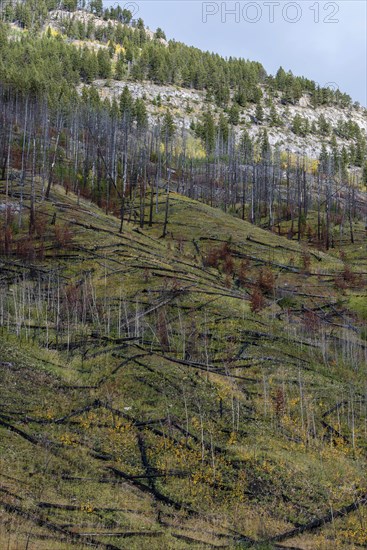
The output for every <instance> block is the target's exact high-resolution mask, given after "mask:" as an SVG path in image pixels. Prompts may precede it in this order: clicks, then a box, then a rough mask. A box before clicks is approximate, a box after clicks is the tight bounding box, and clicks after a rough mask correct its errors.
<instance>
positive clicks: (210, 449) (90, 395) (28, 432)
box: [0, 187, 367, 549]
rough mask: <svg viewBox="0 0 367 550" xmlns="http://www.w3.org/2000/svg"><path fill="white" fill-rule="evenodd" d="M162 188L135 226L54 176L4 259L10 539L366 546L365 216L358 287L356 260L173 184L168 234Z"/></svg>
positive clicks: (5, 494) (50, 544) (12, 543)
mask: <svg viewBox="0 0 367 550" xmlns="http://www.w3.org/2000/svg"><path fill="white" fill-rule="evenodd" d="M39 191H40V190H37V193H38V192H39ZM3 192H4V188H3ZM13 196H14V198H13V201H14V204H13V210H14V212H15V214H14V216H15V218H16V204H17V199H16V197H17V196H19V195H18V193H17V189H14V190H13ZM159 202H160V205H159V215H158V217H157V219H156V221H155V222H154V224H153V226H152V227H148V226H145V228H144V229H141V228H138V227H137V226H135V225H133V224H132V223H129V224H125V225H124V228H123V231H122V233H120V232H119V222H118V220H116V219H115V218H113V217H111V216H106V215H105V214H103V212H102V211H101V210H99V209H98V208H97V207H95V206H93V205H92V204H91V203H89V202H87V201H85V200H81V199H79V200H78V198H77V197H76V196H74V195H73V194H71V193H70V192H69V193H68V194H65V191H64V190H63V189H61V188H58V187H54V188H53V190H52V192H51V195H50V199H49V201H47V202H40V203H38V206H37V224H36V227H37V230H36V233H35V235H34V237H33V238H31V239H30V238H29V237H27V234H25V233H23V232H20V233H19V234H18V235H17V236H16V237H15V239H14V242H13V244H12V250H14V252H13V253H11V254H10V255H8V256H3V257H2V258H1V260H0V261H1V264H0V265H1V274H2V281H1V304H0V312H1V313H0V322H1V329H0V330H1V339H0V346H1V361H0V369H1V378H2V382H1V384H2V403H1V412H0V435H1V457H2V458H1V460H2V463H1V507H2V528H1V529H2V531H1V534H0V538H1V540H3V542H4V541H7V544H8V547H9V548H16V547H19V544H25V543H26V544H27V547H28V548H29V549H32V548H34V549H35V548H37V549H43V548H44V549H46V548H47V549H53V548H55V549H56V548H57V549H62V548H68V547H69V545H70V544H72V545H73V547H74V548H75V547H76V548H84V547H87V546H90V545H92V546H97V547H100V548H109V549H111V548H121V549H122V548H139V549H140V548H157V549H158V548H163V547H164V548H186V547H191V546H192V547H197V548H205V547H207V546H209V547H229V548H232V547H241V548H246V547H258V548H284V547H289V548H290V547H291V548H302V549H308V548H313V549H314V548H329V547H330V546H329V545H330V541H331V540H333V544H335V545H339V546H337V547H340V548H355V546H354V545H355V544H357V545H358V544H360V545H362V546H363V545H365V544H366V538H365V534H366V523H365V522H366V515H365V514H366V512H365V510H364V508H363V504H364V503H365V502H366V493H367V488H366V485H365V466H366V458H365V457H366V438H365V419H366V400H365V374H366V372H365V365H366V363H365V353H366V342H365V328H364V327H365V322H364V321H363V319H364V318H365V311H364V312H363V310H361V308H360V307H359V305H360V306H362V304H363V303H364V302H363V300H364V298H363V297H362V294H361V293H364V294H365V290H362V289H365V279H364V277H365V275H362V274H361V275H358V274H357V271H358V269H359V268H358V267H357V266H358V265H359V258H358V250H359V248H360V246H363V245H362V242H363V227H362V226H360V227H359V228H356V242H355V246H354V247H351V246H350V245H347V249H346V253H347V254H348V258H349V265H350V267H351V268H352V269H353V273H354V275H353V277H354V279H353V284H352V283H351V281H350V280H349V281H348V287H349V289H348V290H346V289H345V286H344V287H343V285H341V284H340V281H342V280H344V279H343V277H345V276H346V268H345V264H343V262H342V261H341V260H340V259H339V258H337V257H334V256H331V255H328V254H325V253H322V252H313V251H312V250H310V251H309V252H307V250H306V249H305V248H304V246H302V245H300V244H298V243H296V242H292V241H289V240H287V239H285V238H283V237H279V236H276V235H274V234H271V233H269V232H266V231H264V230H261V229H258V228H256V227H254V226H253V225H251V224H249V223H247V222H243V221H241V220H237V219H235V218H233V217H232V216H230V215H228V214H225V213H223V212H221V211H219V210H216V209H213V208H210V207H209V206H205V205H203V204H200V203H198V202H195V201H192V200H189V199H187V198H184V197H182V196H179V195H176V194H173V195H172V196H171V199H170V206H169V217H168V233H167V237H166V238H165V239H162V238H161V235H162V228H163V221H164V212H165V207H164V204H165V196H164V195H162V196H161V197H160V200H159ZM25 206H29V202H28V201H27V200H26V202H25ZM146 215H147V216H148V211H147V213H146ZM14 221H15V220H14ZM355 264H356V265H355ZM215 265H216V266H217V267H214V266H215ZM259 279H260V282H259ZM259 285H260V288H261V289H262V291H263V300H264V303H263V304H262V307H261V308H260V311H259V310H258V309H257V308H255V311H254V310H253V309H254V308H253V307H251V304H253V300H252V298H251V296H253V295H254V292H255V289H256V288H257V287H258V286H259ZM353 288H354V289H353ZM363 307H364V306H363ZM358 311H359V312H360V313H359V314H358ZM330 514H332V515H330ZM127 541H128V542H127ZM260 541H263V542H262V543H260ZM277 541H279V542H277Z"/></svg>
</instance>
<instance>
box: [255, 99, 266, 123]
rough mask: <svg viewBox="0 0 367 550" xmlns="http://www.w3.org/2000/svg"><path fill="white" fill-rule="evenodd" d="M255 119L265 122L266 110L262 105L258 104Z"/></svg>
mask: <svg viewBox="0 0 367 550" xmlns="http://www.w3.org/2000/svg"><path fill="white" fill-rule="evenodd" d="M255 117H256V118H257V121H258V122H263V120H264V109H263V108H262V105H261V103H258V104H257V105H256V110H255Z"/></svg>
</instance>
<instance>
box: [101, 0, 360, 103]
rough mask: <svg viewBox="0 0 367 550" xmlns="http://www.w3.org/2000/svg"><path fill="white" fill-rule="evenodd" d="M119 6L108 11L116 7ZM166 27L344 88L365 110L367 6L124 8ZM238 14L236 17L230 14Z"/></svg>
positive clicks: (194, 2) (140, 1)
mask: <svg viewBox="0 0 367 550" xmlns="http://www.w3.org/2000/svg"><path fill="white" fill-rule="evenodd" d="M116 3H117V2H116V0H112V1H106V2H105V5H106V6H110V5H114V4H116ZM119 4H120V6H121V7H122V8H124V7H127V8H129V9H130V10H131V11H134V12H135V13H134V18H137V17H142V19H143V20H144V22H145V24H146V26H148V27H149V28H150V29H152V30H155V29H156V28H157V27H161V28H163V30H164V31H165V32H166V35H167V38H168V39H170V38H174V39H175V40H179V41H182V42H185V43H186V44H188V45H193V46H197V47H199V48H201V49H203V50H210V51H214V52H217V53H220V54H222V55H223V56H236V57H244V58H246V59H251V60H254V61H260V62H261V63H262V64H263V66H264V67H265V69H266V71H267V72H268V73H271V74H275V73H276V71H277V70H278V68H279V66H280V65H282V66H283V68H284V69H286V70H289V69H290V70H291V71H292V72H293V73H294V74H295V75H303V76H307V77H308V78H311V79H312V80H315V81H316V82H318V83H319V84H320V86H324V85H326V84H330V85H331V86H332V87H333V88H335V87H339V89H340V90H341V91H343V92H347V93H348V94H349V95H351V96H352V99H353V100H354V101H359V102H360V103H362V104H363V105H365V106H367V3H366V2H365V1H364V0H337V1H335V2H331V1H315V0H312V1H308V0H301V1H298V2H291V1H288V0H287V1H285V0H284V1H283V0H263V1H260V0H256V1H249V0H246V1H240V2H234V1H231V2H222V1H209V0H208V1H205V2H202V1H201V0H176V1H174V0H136V1H135V0H134V1H131V2H130V1H126V2H119ZM231 11H232V12H233V13H230V12H231Z"/></svg>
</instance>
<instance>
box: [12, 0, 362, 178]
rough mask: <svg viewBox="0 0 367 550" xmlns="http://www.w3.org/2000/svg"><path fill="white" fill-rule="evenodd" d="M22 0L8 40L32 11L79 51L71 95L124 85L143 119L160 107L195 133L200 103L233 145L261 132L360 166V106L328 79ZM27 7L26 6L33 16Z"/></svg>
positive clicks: (24, 28)
mask: <svg viewBox="0 0 367 550" xmlns="http://www.w3.org/2000/svg"><path fill="white" fill-rule="evenodd" d="M32 1H33V0H27V1H25V2H16V1H14V3H13V4H14V6H19V5H20V6H21V8H18V7H15V8H14V9H13V11H11V10H10V11H9V14H8V20H9V21H11V35H12V38H13V40H14V39H15V40H19V39H20V37H21V36H22V35H24V34H27V32H28V28H32V26H34V25H36V23H35V20H34V19H35V18H37V17H38V18H39V21H38V23H37V30H38V31H39V32H40V33H41V34H43V35H44V36H53V37H56V38H57V39H59V40H63V41H65V43H67V44H70V45H72V46H74V47H75V48H76V49H78V50H80V51H81V52H83V54H82V58H83V59H82V65H83V70H80V67H75V68H74V69H76V70H77V71H79V72H80V77H81V82H80V83H79V86H78V91H79V93H81V91H82V89H83V88H85V87H86V88H88V89H89V88H93V89H97V91H98V93H99V95H100V97H101V98H102V99H106V98H108V99H109V100H110V101H112V100H117V101H119V99H120V96H121V93H122V91H123V89H124V87H125V86H127V88H128V89H129V90H130V92H131V94H132V97H133V98H134V99H135V100H136V99H139V100H141V101H142V102H143V103H144V106H145V109H146V111H147V114H148V118H149V122H150V124H157V121H158V120H159V119H161V118H162V117H163V116H164V113H165V112H166V110H169V111H170V113H171V114H172V117H173V119H174V122H175V124H176V126H177V127H179V128H184V129H186V131H188V132H189V133H190V134H192V135H194V136H195V135H196V134H198V132H197V131H195V125H196V126H197V125H198V123H199V121H200V118H201V115H202V113H203V112H205V111H206V110H210V111H211V112H212V113H213V116H214V119H215V121H216V122H217V123H218V122H219V125H220V124H221V122H220V121H221V117H224V118H223V120H225V121H226V123H227V124H229V125H230V127H231V129H232V131H233V132H234V136H235V140H236V142H237V143H238V142H240V139H241V135H242V133H243V132H246V133H248V135H249V136H250V138H251V140H252V141H253V142H254V143H256V142H258V141H261V139H262V135H263V132H264V129H265V130H266V131H267V134H268V139H269V143H270V145H271V146H272V147H278V148H279V149H280V150H285V149H287V150H289V151H291V152H293V153H296V154H301V155H304V156H307V157H309V158H312V159H316V158H319V156H320V154H321V152H322V148H323V146H324V147H326V150H327V151H329V152H332V151H333V150H335V148H337V149H338V150H339V151H340V152H341V151H342V150H343V149H344V150H345V152H346V153H347V152H348V154H349V156H350V159H349V162H350V164H351V165H356V166H359V167H361V166H362V165H363V160H364V159H365V155H363V160H362V163H361V161H360V159H359V160H357V162H356V159H355V158H354V157H355V152H354V149H355V148H357V149H363V150H364V151H365V149H366V136H367V109H366V108H365V107H363V106H361V105H359V104H358V103H357V102H354V103H353V101H352V98H350V96H348V95H347V94H345V93H343V92H342V91H341V90H339V89H338V87H337V85H336V84H334V83H332V84H330V86H328V85H325V87H321V86H320V85H319V84H317V83H315V82H313V81H312V80H310V79H308V78H307V77H300V76H295V75H293V74H292V72H290V71H288V72H286V71H285V70H284V69H283V68H282V67H280V68H279V70H278V72H277V74H276V75H270V74H267V73H266V71H265V69H264V68H263V67H262V66H261V64H260V63H257V62H255V61H249V60H244V59H236V58H230V59H229V60H227V59H223V58H221V57H220V56H219V55H216V54H215V53H209V52H201V51H200V50H198V49H197V48H192V47H189V46H186V45H184V44H181V43H178V42H176V41H175V40H169V41H168V40H167V39H166V36H165V33H164V32H163V31H162V30H161V29H158V30H157V31H156V32H153V31H151V30H150V29H149V28H148V27H146V26H145V25H144V22H143V21H142V20H141V19H138V20H134V19H132V13H131V12H129V11H128V10H123V11H124V12H126V13H123V11H121V8H120V11H118V10H115V8H114V7H112V8H111V9H110V10H109V9H107V10H105V12H104V13H102V11H99V10H96V9H94V10H93V13H91V12H90V11H88V10H86V9H77V3H76V2H73V1H71V2H70V6H69V7H68V8H67V9H66V8H65V9H51V10H48V9H47V8H46V6H45V7H44V8H43V9H41V8H40V7H38V8H37V9H38V11H37V9H36V8H35V7H34V6H33V4H32ZM97 3H98V2H97ZM56 4H57V2H52V0H50V2H49V5H50V6H51V7H52V6H53V5H56ZM59 4H61V5H62V3H59ZM92 4H93V2H92ZM28 6H29V7H28ZM27 9H32V10H34V15H33V20H32V18H31V16H30V14H29V13H28V11H27ZM86 52H89V53H90V54H92V56H90V55H88V54H87V53H86ZM93 54H95V56H96V59H94V60H93V59H92V57H93ZM73 84H74V82H73ZM357 156H358V155H357ZM359 156H360V155H359Z"/></svg>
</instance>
